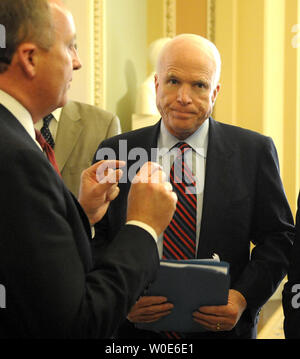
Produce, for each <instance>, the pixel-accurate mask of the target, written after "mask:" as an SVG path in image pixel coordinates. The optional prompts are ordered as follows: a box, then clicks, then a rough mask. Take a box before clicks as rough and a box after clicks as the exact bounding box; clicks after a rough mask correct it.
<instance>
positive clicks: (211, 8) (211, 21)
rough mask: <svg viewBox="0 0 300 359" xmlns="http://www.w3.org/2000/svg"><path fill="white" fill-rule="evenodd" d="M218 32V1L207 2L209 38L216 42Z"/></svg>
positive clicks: (208, 0)
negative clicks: (216, 32)
mask: <svg viewBox="0 0 300 359" xmlns="http://www.w3.org/2000/svg"><path fill="white" fill-rule="evenodd" d="M215 31H216V0H207V38H208V39H209V40H210V41H211V42H213V43H214V42H215V38H216V36H215Z"/></svg>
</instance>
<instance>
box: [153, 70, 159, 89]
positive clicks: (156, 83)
mask: <svg viewBox="0 0 300 359" xmlns="http://www.w3.org/2000/svg"><path fill="white" fill-rule="evenodd" d="M158 82H159V81H158V75H157V74H155V76H154V84H155V92H156V93H157V89H158Z"/></svg>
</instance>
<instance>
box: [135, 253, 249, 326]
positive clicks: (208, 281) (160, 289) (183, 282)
mask: <svg viewBox="0 0 300 359" xmlns="http://www.w3.org/2000/svg"><path fill="white" fill-rule="evenodd" d="M229 285H230V278H229V264H228V263H226V262H215V261H211V260H208V261H207V260H198V259H195V260H189V261H162V262H161V268H160V271H159V274H158V278H157V280H156V281H155V282H154V283H153V284H152V285H151V286H150V288H149V291H148V293H147V295H149V296H144V297H141V298H140V299H139V300H138V301H137V303H136V304H135V305H134V306H133V308H132V310H131V312H130V313H129V315H128V319H129V320H130V321H131V322H133V323H136V325H137V327H138V328H140V329H146V330H153V331H164V330H174V331H181V332H196V331H199V332H201V331H205V330H209V331H218V330H231V329H232V328H233V327H234V326H235V324H236V323H237V321H238V320H239V318H240V316H241V314H242V312H243V311H244V309H245V308H246V300H245V299H244V297H243V296H242V295H241V294H240V293H239V292H237V291H235V290H229Z"/></svg>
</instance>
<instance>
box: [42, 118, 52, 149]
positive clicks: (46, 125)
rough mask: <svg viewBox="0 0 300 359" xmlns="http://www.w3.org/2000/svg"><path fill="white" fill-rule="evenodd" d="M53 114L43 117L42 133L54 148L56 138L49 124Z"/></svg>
mask: <svg viewBox="0 0 300 359" xmlns="http://www.w3.org/2000/svg"><path fill="white" fill-rule="evenodd" d="M53 118H54V117H53V115H52V114H51V113H50V115H48V116H46V117H44V118H43V127H42V128H41V134H42V135H43V137H44V139H45V140H46V141H47V142H48V143H49V145H50V146H51V147H52V148H54V145H55V143H54V139H53V137H52V135H51V132H50V129H49V124H50V121H51V120H52V119H53Z"/></svg>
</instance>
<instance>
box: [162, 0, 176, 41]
mask: <svg viewBox="0 0 300 359" xmlns="http://www.w3.org/2000/svg"><path fill="white" fill-rule="evenodd" d="M175 35H176V0H164V36H165V37H174V36H175Z"/></svg>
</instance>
